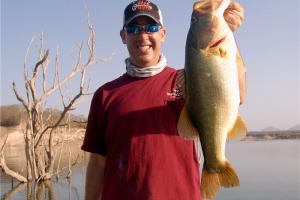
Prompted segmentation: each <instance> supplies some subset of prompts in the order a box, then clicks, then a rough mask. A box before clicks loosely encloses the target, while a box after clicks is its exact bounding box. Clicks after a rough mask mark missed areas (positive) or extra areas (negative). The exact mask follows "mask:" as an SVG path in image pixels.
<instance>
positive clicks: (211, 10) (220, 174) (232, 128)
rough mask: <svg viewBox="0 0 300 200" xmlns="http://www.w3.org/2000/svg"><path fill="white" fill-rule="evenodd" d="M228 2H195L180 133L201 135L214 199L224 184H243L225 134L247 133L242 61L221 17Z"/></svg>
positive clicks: (204, 183) (206, 192)
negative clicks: (240, 70)
mask: <svg viewBox="0 0 300 200" xmlns="http://www.w3.org/2000/svg"><path fill="white" fill-rule="evenodd" d="M229 3H230V0H202V1H197V2H195V3H194V6H193V13H192V17H191V24H190V29H189V32H188V36H187V41H186V58H185V67H184V73H185V76H184V77H185V98H186V105H185V107H184V108H183V111H182V113H181V115H180V118H179V122H178V132H179V133H180V134H181V135H183V136H184V137H191V136H193V135H195V134H199V135H200V141H201V147H202V151H203V155H204V165H203V172H202V178H201V193H202V196H203V197H204V198H213V197H214V196H215V195H216V194H217V192H218V190H219V188H220V187H221V186H223V187H234V186H239V178H238V175H237V173H236V172H235V170H234V168H233V166H232V165H231V164H230V162H229V161H228V160H227V159H226V158H225V144H226V139H227V138H234V137H243V136H244V135H245V133H246V125H245V123H244V121H243V119H242V118H241V117H240V116H239V113H238V109H239V104H240V94H239V80H238V71H237V68H238V67H241V65H243V63H242V60H241V58H240V55H239V51H238V48H237V45H236V42H235V39H234V36H233V33H232V31H231V30H230V28H229V26H228V25H227V23H226V21H225V19H224V17H223V14H224V11H225V9H226V8H227V7H228V5H229ZM242 67H243V66H242Z"/></svg>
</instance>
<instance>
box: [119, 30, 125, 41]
mask: <svg viewBox="0 0 300 200" xmlns="http://www.w3.org/2000/svg"><path fill="white" fill-rule="evenodd" d="M125 34H126V33H125V31H124V29H122V30H120V37H121V39H122V42H123V44H126V35H125Z"/></svg>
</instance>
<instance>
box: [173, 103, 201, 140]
mask: <svg viewBox="0 0 300 200" xmlns="http://www.w3.org/2000/svg"><path fill="white" fill-rule="evenodd" d="M177 130H178V133H179V135H180V136H182V137H183V138H185V139H189V140H194V139H196V138H198V137H199V133H198V131H197V129H196V128H195V127H194V126H193V124H192V122H191V120H190V117H189V115H188V112H187V108H186V105H184V107H183V109H182V111H181V114H180V117H179V120H178V124H177Z"/></svg>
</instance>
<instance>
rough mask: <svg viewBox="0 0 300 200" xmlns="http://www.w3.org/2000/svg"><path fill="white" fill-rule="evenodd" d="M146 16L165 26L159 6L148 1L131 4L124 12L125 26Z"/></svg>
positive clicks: (142, 0)
mask: <svg viewBox="0 0 300 200" xmlns="http://www.w3.org/2000/svg"><path fill="white" fill-rule="evenodd" d="M139 16H146V17H150V18H151V19H153V20H154V21H155V22H156V23H158V24H159V25H161V26H163V18H162V15H161V11H160V9H159V7H158V6H157V5H155V4H154V3H152V2H150V1H147V0H137V1H133V2H131V3H130V4H129V5H128V6H127V7H126V8H125V10H124V18H123V26H126V25H128V24H129V23H130V22H131V21H132V20H133V19H135V18H137V17H139Z"/></svg>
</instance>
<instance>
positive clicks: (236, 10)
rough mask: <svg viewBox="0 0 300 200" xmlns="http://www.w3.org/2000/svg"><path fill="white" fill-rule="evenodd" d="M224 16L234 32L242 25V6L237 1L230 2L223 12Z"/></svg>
mask: <svg viewBox="0 0 300 200" xmlns="http://www.w3.org/2000/svg"><path fill="white" fill-rule="evenodd" d="M224 18H225V20H226V22H227V24H228V26H229V28H230V29H231V30H232V32H234V31H236V30H237V29H238V28H239V27H240V26H241V25H242V22H243V20H244V8H243V7H242V6H241V5H240V4H239V3H237V2H230V4H229V6H228V8H227V9H226V10H225V12H224Z"/></svg>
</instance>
